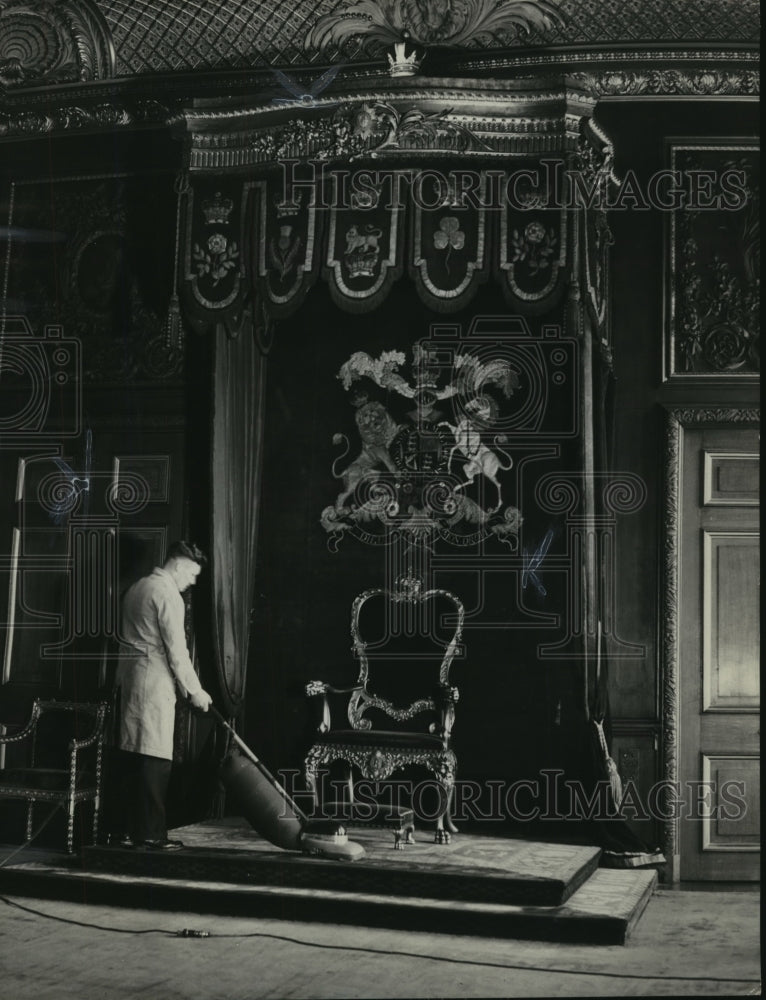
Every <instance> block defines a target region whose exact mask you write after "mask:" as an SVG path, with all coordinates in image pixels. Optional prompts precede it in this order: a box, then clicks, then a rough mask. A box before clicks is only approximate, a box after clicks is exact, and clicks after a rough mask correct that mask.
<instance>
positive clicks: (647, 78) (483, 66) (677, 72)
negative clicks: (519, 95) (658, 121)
mask: <svg viewBox="0 0 766 1000" xmlns="http://www.w3.org/2000/svg"><path fill="white" fill-rule="evenodd" d="M488 71H494V72H497V71H502V72H506V73H513V74H514V75H521V74H530V75H531V74H533V73H553V72H571V73H572V74H573V75H574V76H575V77H581V78H582V79H584V80H587V82H588V85H589V86H590V88H591V89H592V90H593V92H594V93H595V94H596V95H597V96H598V97H599V98H629V97H668V98H673V97H757V96H758V95H759V94H760V80H761V74H760V70H759V58H758V54H757V52H755V51H753V50H741V49H740V50H737V49H733V50H720V49H718V50H717V49H710V50H702V49H676V50H668V49H638V50H636V49H632V50H631V49H614V50H612V51H604V50H596V49H585V50H583V51H581V52H578V53H577V54H576V55H573V54H572V53H571V52H546V53H532V54H529V55H523V54H520V53H519V52H518V51H515V50H508V51H506V52H502V53H497V54H484V55H482V56H481V57H479V56H471V57H468V58H463V59H457V60H456V61H455V62H454V63H452V64H451V72H453V73H484V72H488Z"/></svg>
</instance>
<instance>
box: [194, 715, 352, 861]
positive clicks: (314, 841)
mask: <svg viewBox="0 0 766 1000" xmlns="http://www.w3.org/2000/svg"><path fill="white" fill-rule="evenodd" d="M208 711H209V712H210V714H211V715H212V716H213V717H214V718H215V719H216V720H217V721H218V722H219V723H220V724H221V725H222V726H224V727H225V728H226V729H227V730H228V731H229V733H230V734H231V736H232V737H233V740H234V743H235V744H236V746H235V747H232V748H231V749H230V750H229V752H228V753H227V754H226V756H225V757H224V759H223V761H222V762H221V767H220V771H219V777H220V780H221V784H222V785H223V786H224V788H225V789H226V790H227V791H228V792H229V793H230V794H231V796H232V798H233V799H234V800H235V802H236V804H237V805H238V806H239V809H240V811H241V813H242V815H243V816H244V818H245V819H246V820H247V821H248V823H249V824H250V825H251V826H252V828H253V829H254V830H255V832H256V833H258V834H260V836H261V837H263V838H264V839H265V840H268V841H269V842H270V843H272V844H274V845H275V846H276V847H281V848H283V850H285V851H301V852H302V853H303V854H310V855H313V856H315V857H320V858H331V859H333V860H335V861H358V860H359V858H361V857H364V854H365V850H364V848H363V847H362V845H361V844H356V843H354V842H353V841H350V840H349V839H348V836H347V835H346V831H345V828H344V827H343V826H342V825H341V824H340V823H338V822H337V821H334V820H327V819H309V817H308V816H306V814H305V813H304V812H303V811H302V809H301V808H300V807H299V806H298V805H297V803H296V802H294V801H293V799H292V798H290V796H289V795H288V794H287V792H286V791H285V789H284V788H282V786H281V785H280V784H279V782H278V781H277V780H276V778H274V776H273V775H272V774H271V773H270V771H269V770H268V768H267V767H266V765H265V764H263V762H262V761H260V760H259V759H258V758H257V757H256V756H255V754H254V753H253V751H252V750H251V749H250V748H249V747H248V746H247V744H246V743H245V742H244V740H242V739H240V737H239V736H238V735H237V733H236V732H235V731H234V729H233V727H232V726H230V725H229V723H228V722H227V721H226V719H224V717H223V716H222V715H221V713H220V712H219V711H218V710H217V709H216V708H214V707H213V706H212V705H211V706H210V708H209V710H208Z"/></svg>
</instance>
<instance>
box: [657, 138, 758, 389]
mask: <svg viewBox="0 0 766 1000" xmlns="http://www.w3.org/2000/svg"><path fill="white" fill-rule="evenodd" d="M670 166H671V169H672V170H678V171H682V172H683V174H684V176H685V177H686V178H687V179H689V181H690V183H691V184H692V185H693V190H692V188H689V189H688V192H687V193H688V195H689V203H688V204H686V205H683V206H679V207H678V208H677V209H675V210H672V211H671V212H670V225H669V231H670V232H669V239H670V260H669V273H668V275H667V281H668V284H669V288H668V317H667V334H668V335H667V338H666V348H665V358H666V377H667V378H670V379H676V378H682V379H696V380H699V379H704V380H712V379H716V380H721V379H737V380H741V379H743V378H751V379H752V378H755V377H757V376H758V375H759V373H760V279H759V272H760V211H759V210H760V184H759V169H760V153H759V150H758V148H757V146H756V145H755V144H754V143H753V142H751V141H748V142H742V143H733V142H731V141H729V142H726V143H725V142H723V141H722V142H716V141H712V142H711V141H704V142H699V143H696V142H692V143H689V144H683V145H681V144H679V145H673V146H672V147H671V149H670ZM724 178H726V183H725V184H723V179H724ZM722 184H723V186H720V185H722ZM713 190H715V191H716V192H720V193H717V194H715V195H713V194H711V192H712V191H713Z"/></svg>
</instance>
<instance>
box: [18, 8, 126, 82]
mask: <svg viewBox="0 0 766 1000" xmlns="http://www.w3.org/2000/svg"><path fill="white" fill-rule="evenodd" d="M114 66H115V52H114V46H113V44H112V38H111V35H110V33H109V28H108V27H107V24H106V21H105V20H104V17H103V15H102V14H101V11H100V10H99V9H98V7H97V6H96V4H95V3H94V2H93V0H0V91H1V90H2V88H4V87H5V88H11V87H16V86H23V85H27V86H29V85H30V84H34V85H35V86H45V85H50V84H58V83H71V82H74V81H84V80H103V79H106V78H108V77H110V76H112V75H113V74H114Z"/></svg>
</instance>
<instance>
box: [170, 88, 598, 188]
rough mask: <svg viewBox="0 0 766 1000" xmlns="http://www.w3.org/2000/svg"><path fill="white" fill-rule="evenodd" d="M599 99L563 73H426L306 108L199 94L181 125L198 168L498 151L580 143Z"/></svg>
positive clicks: (518, 152)
mask: <svg viewBox="0 0 766 1000" xmlns="http://www.w3.org/2000/svg"><path fill="white" fill-rule="evenodd" d="M397 83H398V84H399V85H397ZM594 106H595V98H594V96H593V94H592V93H591V92H590V91H589V89H588V87H587V85H586V84H585V83H584V82H582V81H579V80H578V81H573V80H570V79H569V78H564V77H561V78H559V79H558V80H555V79H553V80H552V79H544V80H540V81H530V80H520V81H511V82H509V81H504V82H499V81H476V80H465V81H456V80H446V79H443V78H436V79H432V78H422V79H417V80H412V81H407V83H406V84H405V83H399V82H398V81H386V84H385V85H383V86H381V85H380V83H378V85H377V86H370V85H368V86H364V85H359V86H357V87H355V88H353V89H349V88H346V89H344V90H342V91H339V90H335V91H334V92H332V93H327V94H326V95H325V94H323V95H322V97H321V98H320V99H317V100H316V101H315V102H313V104H312V106H311V107H310V108H308V109H306V110H305V111H304V110H303V108H301V109H300V111H299V113H298V114H296V111H295V109H294V108H291V109H290V110H289V111H287V110H286V109H285V108H284V107H280V106H275V105H256V104H252V103H251V104H249V105H245V106H239V107H237V106H236V105H234V106H233V105H232V104H231V103H229V104H224V105H218V106H216V105H215V104H213V103H212V102H210V103H208V102H199V103H198V104H197V106H195V107H193V108H190V109H188V110H186V111H184V112H183V114H179V115H178V117H177V119H176V125H177V127H178V128H179V130H181V129H184V130H186V131H187V132H188V133H189V134H188V137H187V142H188V148H189V167H190V169H192V170H202V171H204V170H221V169H237V168H246V167H252V166H262V165H263V166H265V165H269V164H273V163H276V162H278V161H281V160H285V159H297V160H301V159H306V160H325V161H329V160H334V159H347V160H348V159H358V158H361V157H365V156H366V157H370V158H372V159H381V158H383V157H384V156H388V155H390V154H397V155H400V154H402V153H406V154H407V155H408V156H412V155H415V156H423V155H425V156H433V155H435V154H439V155H441V154H447V155H449V154H460V155H463V156H469V157H476V156H482V157H490V158H491V157H492V156H495V157H508V156H530V155H536V154H537V155H539V154H542V153H549V152H559V153H560V152H563V151H567V150H571V151H572V152H574V151H576V149H577V143H578V139H579V136H580V133H581V129H580V126H581V123H582V121H583V119H589V118H590V117H591V115H592V113H593V108H594Z"/></svg>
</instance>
